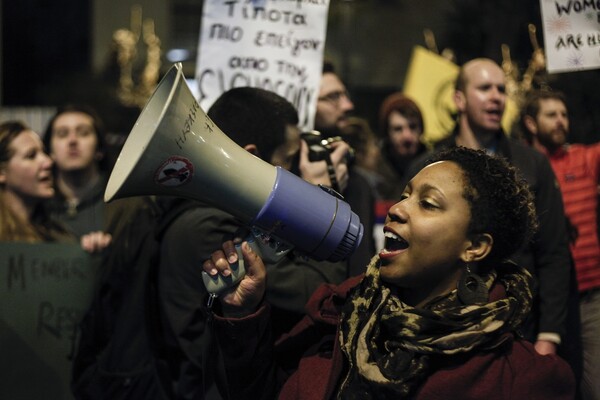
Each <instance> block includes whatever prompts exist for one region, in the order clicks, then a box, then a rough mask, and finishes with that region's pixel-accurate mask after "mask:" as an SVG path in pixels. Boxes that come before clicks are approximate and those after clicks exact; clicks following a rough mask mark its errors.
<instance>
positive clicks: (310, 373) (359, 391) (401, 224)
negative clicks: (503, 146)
mask: <svg viewBox="0 0 600 400" xmlns="http://www.w3.org/2000/svg"><path fill="white" fill-rule="evenodd" d="M434 157H435V158H434V159H433V160H432V162H431V163H430V164H429V165H428V166H426V167H425V168H423V169H422V170H421V171H420V172H419V173H418V174H417V175H416V176H415V177H414V178H413V179H412V180H411V181H410V183H409V184H408V185H407V187H406V189H405V190H404V193H403V194H402V197H401V200H400V202H399V203H397V204H395V205H394V206H392V207H391V208H390V210H389V212H388V217H387V219H386V223H385V227H384V231H385V237H386V240H385V248H384V249H383V250H382V251H381V252H380V253H379V254H378V255H377V256H375V257H374V258H373V259H372V261H371V263H370V265H369V266H368V268H367V272H366V274H365V275H364V276H361V277H356V278H351V279H350V280H348V281H346V282H345V283H343V284H342V285H340V286H337V287H335V286H331V285H329V286H321V287H320V288H319V289H318V290H317V291H316V292H315V294H314V295H313V297H312V299H311V300H310V301H309V303H308V304H307V307H306V309H307V314H308V315H307V316H306V317H305V319H304V320H302V321H301V322H300V323H299V324H298V325H297V326H296V327H295V328H294V329H293V330H292V331H291V332H290V333H289V334H287V335H284V336H283V337H281V338H279V339H278V340H277V342H276V344H274V342H273V338H271V337H270V333H269V332H270V330H269V306H268V304H266V303H265V302H264V301H263V298H264V288H265V279H266V273H265V268H264V264H263V263H262V260H261V259H260V258H259V257H258V255H256V254H255V253H254V252H253V251H252V250H251V249H250V247H249V246H248V245H247V244H246V243H244V244H243V245H242V254H243V258H244V260H243V261H244V262H245V264H246V268H247V275H246V277H245V278H244V279H243V280H242V281H241V282H240V284H239V285H238V286H236V287H235V288H233V289H232V290H231V291H230V292H228V293H227V294H225V295H223V296H222V297H220V302H219V303H220V307H219V308H220V309H216V310H215V311H214V314H215V318H214V322H215V328H216V330H217V337H218V338H219V349H220V351H221V352H222V354H223V356H224V359H225V366H226V371H227V376H228V379H229V381H228V390H229V395H231V397H232V398H236V399H249V398H253V399H255V398H256V399H258V398H264V399H267V398H269V399H270V398H277V397H278V398H282V399H287V398H297V399H330V398H338V399H375V398H376V399H388V398H389V399H391V398H394V399H400V398H410V399H486V400H490V399H571V398H572V397H573V393H574V378H573V374H572V371H571V370H570V368H569V366H568V365H567V364H566V363H565V362H564V361H563V360H562V359H560V358H559V357H557V356H554V355H547V356H542V355H539V354H538V353H537V352H536V351H535V349H534V348H533V346H532V344H530V343H529V342H526V341H524V340H523V339H522V338H521V337H520V336H519V334H518V331H519V327H520V325H521V323H522V322H523V320H524V318H525V317H526V315H527V314H528V312H529V310H530V307H531V299H532V295H531V290H532V277H531V275H530V274H529V273H528V272H527V271H526V270H525V269H524V268H521V267H519V266H517V265H515V264H514V263H511V262H510V261H508V258H509V257H510V255H511V254H512V253H513V252H514V251H516V250H517V249H518V248H519V247H520V246H521V245H523V243H524V242H525V241H527V240H529V238H530V237H531V235H532V233H533V232H534V230H535V227H536V219H535V211H534V206H533V202H532V195H531V192H529V190H528V189H527V185H526V183H525V182H524V181H522V180H520V179H519V178H518V175H517V173H516V171H515V169H514V168H512V167H510V166H509V165H508V164H507V163H506V162H505V161H504V159H501V158H496V157H493V156H489V155H486V154H485V153H484V152H481V151H476V150H469V149H465V148H460V147H459V148H455V149H452V150H449V151H446V152H442V153H438V154H436V155H435V156H434ZM226 257H227V258H226ZM228 259H229V261H231V262H236V260H237V255H236V252H235V250H234V246H233V242H231V241H228V242H226V243H224V244H223V250H219V251H216V252H215V253H213V255H212V258H211V259H210V260H207V261H206V262H205V263H204V265H203V268H204V270H205V271H206V272H207V273H209V274H212V275H214V274H217V273H222V274H224V275H228V274H229V273H230V270H229V268H230V267H229V263H228V261H227V260H228Z"/></svg>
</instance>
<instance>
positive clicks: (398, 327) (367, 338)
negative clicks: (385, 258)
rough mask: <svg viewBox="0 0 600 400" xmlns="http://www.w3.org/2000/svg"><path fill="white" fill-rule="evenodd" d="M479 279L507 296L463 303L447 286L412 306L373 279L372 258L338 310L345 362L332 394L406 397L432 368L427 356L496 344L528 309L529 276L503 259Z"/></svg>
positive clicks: (376, 270)
mask: <svg viewBox="0 0 600 400" xmlns="http://www.w3.org/2000/svg"><path fill="white" fill-rule="evenodd" d="M482 278H483V280H484V281H485V283H486V286H487V288H488V291H489V290H490V289H491V288H492V286H493V285H494V284H500V285H502V286H503V287H504V289H505V291H506V296H505V297H503V298H501V299H498V300H496V301H491V302H489V303H487V304H483V305H468V306H465V305H463V304H461V303H460V302H459V301H458V298H457V295H456V290H454V291H452V292H451V293H449V294H447V295H445V296H442V297H439V298H436V299H434V300H432V301H431V302H429V303H428V304H426V305H425V306H424V307H421V308H415V307H411V306H409V305H407V304H405V303H403V302H402V301H401V300H400V299H399V298H398V296H397V295H396V294H395V293H394V292H393V291H392V290H391V289H390V288H389V287H387V286H386V284H385V283H383V282H382V281H381V280H380V279H379V258H378V257H375V258H374V259H373V260H372V262H371V263H370V265H369V266H368V268H367V272H366V275H365V278H364V279H363V280H362V282H361V283H360V284H359V285H358V286H357V287H356V288H355V289H354V290H353V292H352V293H351V294H350V298H349V301H348V302H347V303H346V306H345V308H344V311H343V314H342V319H341V321H342V322H341V325H340V343H341V348H342V351H343V353H344V355H345V357H346V359H347V360H348V362H349V368H348V372H347V374H346V376H345V378H344V379H343V381H342V383H341V387H340V390H339V391H338V398H339V399H376V398H409V396H411V395H412V394H414V390H415V389H416V388H417V387H419V386H420V385H421V384H422V383H423V381H424V380H425V378H426V377H427V376H428V375H429V374H430V373H431V371H430V358H431V356H434V355H448V356H450V355H454V354H461V353H462V354H465V353H468V352H470V351H473V350H477V351H481V350H489V349H493V348H496V347H498V346H500V345H501V344H502V343H503V342H504V341H505V340H506V336H505V334H506V333H508V332H512V331H515V330H516V328H518V327H519V326H520V325H521V323H522V322H523V321H524V319H525V318H526V316H527V314H528V312H529V310H530V309H531V300H532V295H531V291H530V287H531V284H532V277H531V275H530V274H529V273H528V272H527V271H526V270H525V269H523V268H521V267H518V266H517V265H515V264H513V263H503V264H501V265H500V266H499V268H497V269H496V271H494V272H492V273H490V274H488V275H486V276H483V277H482Z"/></svg>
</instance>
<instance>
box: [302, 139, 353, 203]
mask: <svg viewBox="0 0 600 400" xmlns="http://www.w3.org/2000/svg"><path fill="white" fill-rule="evenodd" d="M300 137H301V139H302V140H301V143H300V165H299V169H300V174H301V176H302V178H303V179H305V180H306V181H308V182H310V183H312V184H315V185H323V186H327V187H330V188H332V189H333V190H335V191H336V192H338V193H342V192H343V191H344V190H345V189H346V186H348V165H349V164H351V163H352V161H353V159H354V150H353V149H352V148H351V147H350V146H349V145H348V143H346V142H344V141H343V140H342V138H341V137H339V136H337V137H332V138H323V137H322V136H321V134H320V133H319V132H317V131H311V132H303V133H302V134H301V136H300Z"/></svg>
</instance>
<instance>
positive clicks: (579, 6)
mask: <svg viewBox="0 0 600 400" xmlns="http://www.w3.org/2000/svg"><path fill="white" fill-rule="evenodd" d="M540 6H541V11H542V22H543V25H544V45H545V49H546V57H547V64H548V66H547V68H548V72H550V73H553V72H568V71H580V70H584V69H595V68H600V0H540Z"/></svg>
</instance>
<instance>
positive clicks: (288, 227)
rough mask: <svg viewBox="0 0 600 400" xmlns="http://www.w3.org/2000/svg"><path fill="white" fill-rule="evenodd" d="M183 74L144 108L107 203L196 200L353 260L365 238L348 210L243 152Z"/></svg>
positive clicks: (297, 245)
mask: <svg viewBox="0 0 600 400" xmlns="http://www.w3.org/2000/svg"><path fill="white" fill-rule="evenodd" d="M181 69H182V67H181V64H180V63H177V64H175V65H174V66H173V67H172V68H170V69H169V71H168V72H167V74H166V75H165V76H164V77H163V78H162V80H161V81H160V82H159V84H158V86H157V88H156V89H155V91H154V93H153V94H152V96H151V97H150V99H149V100H148V103H147V104H146V105H145V107H144V109H143V110H142V112H141V114H140V116H139V117H138V119H137V121H136V123H135V125H134V127H133V129H132V130H131V133H130V134H129V136H128V137H127V140H126V141H125V143H124V145H123V148H122V150H121V152H120V154H119V157H118V158H117V161H116V163H115V165H114V168H113V170H112V173H111V175H110V178H109V181H108V185H107V187H106V192H105V194H104V200H105V201H106V202H109V201H111V200H113V199H118V198H123V197H131V196H141V195H168V196H177V197H185V198H190V199H195V200H199V201H201V202H204V203H206V204H209V205H211V206H213V207H216V208H219V209H221V210H223V211H226V212H228V213H230V214H232V215H234V216H235V217H237V218H238V219H239V220H240V221H241V222H242V223H245V224H247V225H248V226H250V227H256V228H259V229H260V230H262V231H263V232H265V233H267V234H268V235H270V236H272V237H274V238H276V239H277V240H280V241H281V242H283V243H287V244H289V245H291V246H293V247H294V249H295V250H297V251H299V252H300V253H303V254H305V255H306V256H309V257H311V258H313V259H315V260H328V261H332V262H335V261H340V260H343V259H345V258H347V257H349V256H350V255H351V254H352V252H354V250H355V249H356V248H357V247H358V245H359V244H360V241H361V239H362V236H363V226H362V224H361V223H360V220H359V218H358V216H357V215H356V214H355V213H354V212H352V210H351V209H350V206H349V205H348V204H347V203H346V202H344V201H343V200H342V199H340V198H338V197H336V196H335V195H332V194H331V193H329V192H327V191H325V190H323V189H322V188H321V187H319V186H316V185H312V184H310V183H308V182H306V181H304V180H303V179H301V178H299V177H297V176H296V175H294V174H293V173H291V172H289V171H287V170H285V169H283V168H281V167H275V166H273V165H271V164H269V163H267V162H265V161H263V160H261V159H260V158H258V157H256V156H254V155H253V154H251V153H249V152H248V151H246V150H244V149H243V148H242V147H240V146H238V145H237V144H236V143H235V142H234V141H233V140H231V139H230V138H229V137H227V135H225V134H224V133H223V132H222V131H221V130H220V129H219V128H218V127H217V126H216V124H215V123H214V122H213V121H212V120H211V119H210V118H209V117H208V116H207V115H206V113H205V112H204V111H203V110H202V109H201V108H200V105H199V104H198V102H197V101H196V99H195V98H194V96H193V95H192V92H191V90H190V88H189V87H188V86H187V83H186V81H185V77H184V76H183V73H182V70H181ZM199 240H201V238H199Z"/></svg>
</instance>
